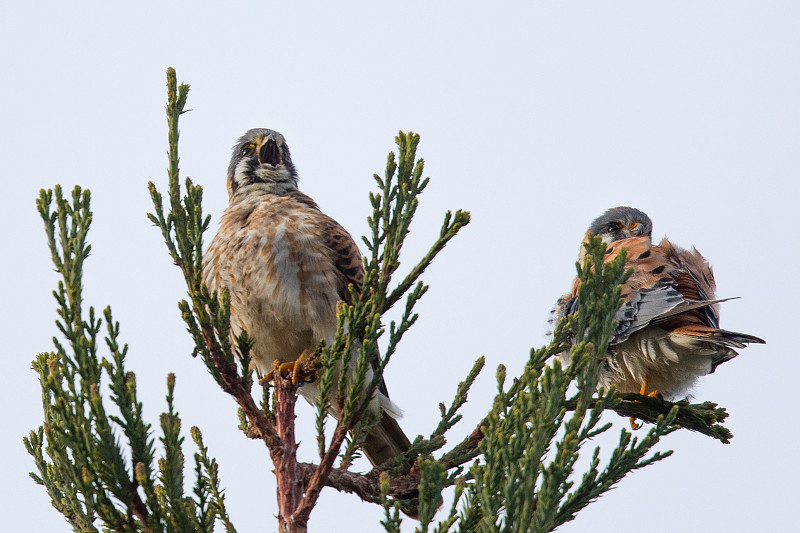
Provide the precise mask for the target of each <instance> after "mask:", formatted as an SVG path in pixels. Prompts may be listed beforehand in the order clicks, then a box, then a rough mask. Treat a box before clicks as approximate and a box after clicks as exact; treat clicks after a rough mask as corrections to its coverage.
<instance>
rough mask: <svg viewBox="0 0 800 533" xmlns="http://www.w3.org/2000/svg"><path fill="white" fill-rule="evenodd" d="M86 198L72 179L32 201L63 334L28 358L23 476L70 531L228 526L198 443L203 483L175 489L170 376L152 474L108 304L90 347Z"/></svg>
mask: <svg viewBox="0 0 800 533" xmlns="http://www.w3.org/2000/svg"><path fill="white" fill-rule="evenodd" d="M54 200H55V202H54ZM89 202H90V196H89V192H88V191H82V190H81V189H80V188H79V187H76V188H75V189H74V191H73V193H72V198H71V201H70V199H68V198H65V197H64V196H63V193H62V191H61V187H59V186H56V187H55V194H54V192H53V191H44V190H43V191H42V192H41V194H40V197H39V199H38V200H37V202H36V203H37V208H38V209H39V213H40V215H41V217H42V219H43V220H44V223H45V232H46V234H47V240H48V243H49V245H50V251H51V253H52V258H53V264H54V265H55V267H56V270H57V271H58V273H59V274H60V275H61V280H60V281H59V283H58V288H57V289H56V290H55V291H53V295H54V296H55V298H56V302H57V303H58V315H59V320H57V321H56V326H57V328H58V330H59V331H60V333H61V335H62V337H63V340H59V339H58V338H54V339H53V342H54V344H55V347H56V351H55V352H51V353H43V354H40V355H39V356H38V357H37V358H36V359H35V360H34V362H33V368H34V370H35V371H36V372H37V373H38V375H39V381H40V383H41V385H42V407H43V409H44V425H43V426H41V427H39V428H38V429H37V430H34V431H31V433H30V435H29V436H28V437H27V438H25V439H24V441H25V446H26V448H27V450H28V452H29V453H30V454H31V455H32V456H33V458H34V462H35V464H36V468H37V470H38V474H31V477H33V479H34V481H36V482H37V483H39V484H41V485H44V486H45V488H46V489H47V492H48V494H49V495H50V497H51V500H52V502H53V506H54V507H55V508H56V509H58V510H59V511H60V512H61V513H62V514H64V516H65V517H66V518H67V520H68V521H69V523H70V524H71V525H72V527H73V528H74V530H75V531H81V532H84V531H86V532H89V531H99V529H98V524H102V526H103V527H104V528H106V529H107V530H112V531H124V532H129V531H130V532H134V531H153V532H156V531H158V532H161V531H164V532H184V531H206V532H211V531H213V525H214V522H215V521H216V520H217V519H219V520H221V521H222V523H223V524H225V525H226V526H227V525H228V524H229V523H230V522H229V520H228V517H227V512H226V511H225V505H224V498H223V494H222V491H221V489H220V488H219V481H218V480H217V479H216V471H215V470H213V471H212V468H211V465H215V464H216V463H214V461H213V459H210V458H208V455H207V451H206V450H205V448H202V447H201V452H202V457H203V458H204V459H203V461H204V462H205V463H207V464H208V467H206V468H205V469H198V470H197V471H196V483H197V486H199V487H212V488H211V490H210V491H209V490H205V489H201V494H198V496H197V498H196V499H193V498H190V497H187V496H185V495H184V488H183V481H184V475H183V470H184V464H183V463H184V460H183V452H182V444H183V438H182V437H180V425H181V422H180V418H179V416H178V414H177V412H175V410H174V406H173V404H172V393H173V390H174V386H175V378H174V376H172V375H170V377H169V379H168V387H167V389H168V393H167V405H168V412H167V413H164V414H163V415H162V418H161V427H162V431H163V437H162V438H161V442H162V444H163V449H164V455H163V456H162V457H161V458H159V459H158V461H157V464H158V467H157V472H158V473H157V474H156V466H155V463H156V452H155V442H154V440H153V437H152V436H151V435H152V427H151V425H150V424H149V423H147V422H145V421H144V419H143V418H142V403H141V402H140V401H139V400H138V398H137V392H136V391H137V384H136V376H135V375H134V374H133V372H128V371H126V370H125V357H126V355H127V352H128V347H127V345H120V341H119V332H120V327H119V323H118V322H114V321H113V318H112V314H111V309H110V308H106V309H105V310H104V312H103V314H104V318H105V324H106V328H105V329H106V334H105V336H104V340H105V344H106V347H107V349H108V352H109V356H108V357H101V356H100V355H99V353H98V338H99V336H100V332H101V329H102V325H103V320H102V319H100V318H97V317H96V316H95V311H94V308H93V307H90V308H89V312H88V319H87V318H85V317H84V315H83V311H82V301H83V297H82V290H83V285H82V273H83V262H84V260H85V259H86V258H87V257H88V255H89V251H90V246H89V245H88V244H87V243H86V236H87V233H88V231H89V226H90V224H91V220H92V215H91V211H90V205H89ZM53 203H55V209H54V210H53V209H52V208H53ZM106 387H107V389H108V391H109V393H108V394H106V393H104V392H103V390H104V389H105V388H106ZM109 400H110V401H109ZM109 407H112V408H113V409H112V412H111V413H110V412H109V411H108V409H109ZM198 435H199V432H198ZM45 453H46V454H47V457H45ZM205 463H204V464H205ZM156 478H157V479H156ZM231 530H232V529H231Z"/></svg>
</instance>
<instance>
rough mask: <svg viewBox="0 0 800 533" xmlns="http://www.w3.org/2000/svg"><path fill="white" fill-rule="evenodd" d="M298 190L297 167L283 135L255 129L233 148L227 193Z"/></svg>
mask: <svg viewBox="0 0 800 533" xmlns="http://www.w3.org/2000/svg"><path fill="white" fill-rule="evenodd" d="M294 190H297V170H295V168H294V164H292V156H291V155H290V154H289V146H288V145H287V144H286V140H285V139H284V138H283V135H281V134H280V133H278V132H277V131H272V130H268V129H266V128H254V129H252V130H249V131H248V132H247V133H245V134H244V135H242V136H241V137H240V138H239V140H238V141H237V143H236V145H235V146H234V147H233V155H232V156H231V164H230V165H229V166H228V194H229V195H230V198H231V200H233V199H234V197H238V196H244V195H247V194H250V193H251V192H255V191H260V192H266V193H272V194H285V193H287V192H289V191H294Z"/></svg>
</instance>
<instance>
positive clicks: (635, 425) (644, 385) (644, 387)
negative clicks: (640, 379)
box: [630, 383, 663, 430]
mask: <svg viewBox="0 0 800 533" xmlns="http://www.w3.org/2000/svg"><path fill="white" fill-rule="evenodd" d="M639 394H641V395H642V396H649V397H650V398H658V399H659V400H661V399H663V397H662V396H661V393H660V392H658V391H657V390H654V391H650V392H647V383H642V388H641V389H640V390H639ZM630 421H631V428H632V429H634V430H636V429H640V428H641V427H642V425H643V424H642V423H641V422H638V423H637V422H636V419H635V418H633V417H630Z"/></svg>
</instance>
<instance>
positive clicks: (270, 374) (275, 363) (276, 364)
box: [258, 359, 281, 387]
mask: <svg viewBox="0 0 800 533" xmlns="http://www.w3.org/2000/svg"><path fill="white" fill-rule="evenodd" d="M280 366H281V363H280V361H278V360H277V359H276V360H275V361H273V362H272V370H270V371H269V372H268V373H267V375H266V376H264V377H262V378H260V379H259V380H258V384H259V385H261V386H262V387H266V386H267V385H269V383H270V382H271V381H272V380H273V379H274V378H275V371H276V370H278V369H279V368H280Z"/></svg>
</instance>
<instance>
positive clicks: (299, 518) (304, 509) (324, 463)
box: [292, 414, 348, 524]
mask: <svg viewBox="0 0 800 533" xmlns="http://www.w3.org/2000/svg"><path fill="white" fill-rule="evenodd" d="M347 431H348V427H347V426H346V425H345V424H344V422H343V420H342V415H341V414H340V415H339V420H337V424H336V429H335V430H334V432H333V438H331V443H330V445H329V446H328V450H327V451H326V452H325V455H324V456H323V457H322V460H321V461H320V462H319V466H317V467H316V468H314V472H313V474H312V475H311V478H310V479H309V480H308V483H307V484H306V493H305V495H304V496H303V500H302V501H301V502H300V505H299V506H298V507H297V510H296V511H295V514H294V515H293V516H292V520H293V521H295V522H297V523H304V524H307V523H308V519H309V517H310V516H311V510H312V509H314V506H315V505H316V504H317V500H318V499H319V494H320V492H322V487H324V486H325V485H327V484H328V481H329V477H330V473H331V470H332V469H333V462H334V461H335V460H336V457H337V456H338V455H339V450H340V449H341V447H342V443H343V442H344V439H345V437H346V436H347Z"/></svg>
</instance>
